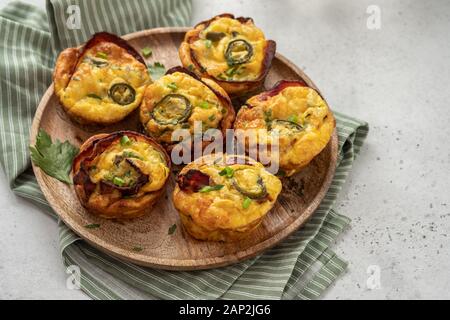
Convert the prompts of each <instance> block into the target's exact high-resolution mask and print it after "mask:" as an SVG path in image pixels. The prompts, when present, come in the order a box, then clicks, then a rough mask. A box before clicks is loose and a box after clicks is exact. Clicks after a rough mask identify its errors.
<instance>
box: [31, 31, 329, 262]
mask: <svg viewBox="0 0 450 320" xmlns="http://www.w3.org/2000/svg"><path fill="white" fill-rule="evenodd" d="M187 30H189V28H186V27H169V28H155V29H149V30H143V31H138V32H134V33H131V34H128V35H125V36H123V38H124V39H126V40H133V39H136V38H141V37H144V36H148V35H153V34H161V33H169V34H170V33H185V32H186V31H187ZM275 58H276V59H279V60H280V61H281V62H282V63H283V64H285V65H288V66H289V68H291V69H292V70H294V71H295V73H297V74H298V75H299V76H300V77H301V78H303V80H305V81H306V82H307V83H308V85H310V86H311V87H313V88H314V89H316V90H317V91H319V90H318V88H317V87H316V86H315V85H314V83H313V82H312V80H311V79H310V78H309V77H308V76H307V75H306V74H304V73H303V71H301V70H300V69H299V68H298V67H297V66H296V65H295V64H294V63H292V62H291V61H290V60H289V59H287V58H286V57H284V56H283V55H281V54H280V53H276V55H275ZM319 92H320V91H319ZM53 94H54V86H53V83H52V84H51V85H50V87H49V88H48V89H47V91H46V92H45V94H44V95H43V97H42V99H41V101H40V103H39V105H38V108H37V110H36V113H35V116H34V119H33V123H32V126H31V130H30V145H34V144H35V143H36V135H37V133H38V131H39V128H40V123H41V118H42V115H43V113H44V110H45V108H46V106H47V105H48V103H49V101H50V99H51V98H52V96H53ZM329 144H330V145H331V150H330V155H331V162H330V165H329V167H328V171H327V174H326V176H325V179H324V181H323V184H322V187H321V189H320V191H319V192H318V193H317V195H316V196H315V197H314V199H312V200H311V202H310V205H309V206H308V207H307V208H306V209H305V211H304V212H303V213H302V214H301V215H300V216H299V217H298V218H297V219H295V220H294V221H293V222H292V223H291V224H289V225H287V226H286V227H285V228H284V229H282V230H281V231H280V232H278V233H277V234H275V235H273V236H272V237H270V238H268V239H266V240H264V241H262V242H260V243H257V244H255V245H254V246H252V247H249V248H247V249H245V250H243V251H240V252H236V253H232V254H228V255H224V256H220V257H213V258H202V259H167V258H158V257H155V256H147V255H144V254H139V253H136V252H130V251H128V250H124V249H121V248H119V247H116V246H114V245H112V244H110V243H108V242H106V241H104V240H103V239H102V238H101V237H98V236H96V235H95V234H94V233H91V232H89V230H87V229H86V228H84V226H81V225H80V224H78V223H77V222H76V221H75V220H74V219H73V218H72V217H71V215H70V214H66V213H65V212H64V210H62V208H60V207H59V205H58V202H57V201H56V199H55V196H54V194H53V192H51V190H49V188H47V186H46V184H45V182H44V179H43V176H44V175H46V174H45V173H44V172H43V171H42V170H41V169H40V168H39V167H37V166H35V165H34V164H33V163H32V167H33V171H34V173H35V175H36V180H37V182H38V184H39V186H40V188H41V190H42V192H43V194H44V196H45V198H46V199H47V201H48V203H49V204H50V206H51V207H52V209H53V210H54V211H55V212H56V213H57V214H58V216H59V217H60V218H61V220H62V221H63V222H64V223H65V224H66V225H67V226H69V228H70V229H72V230H73V231H74V232H75V233H76V234H77V235H78V236H80V237H81V238H82V239H84V240H86V241H87V242H88V243H89V244H91V245H92V246H94V247H96V248H98V249H99V250H101V251H104V252H107V253H109V254H111V255H113V256H115V257H117V258H120V259H124V260H126V261H129V262H132V263H136V264H138V265H141V266H147V267H153V268H159V269H166V270H200V269H210V268H216V267H221V266H225V265H229V264H233V263H237V262H239V261H242V260H244V259H249V258H252V257H255V256H256V255H258V254H260V253H261V252H262V251H264V250H267V249H269V248H271V247H273V246H275V245H276V244H278V243H279V242H280V241H282V240H284V239H285V238H287V237H288V236H289V235H291V234H292V233H293V232H294V231H296V230H297V229H298V228H299V227H301V226H302V225H303V224H304V223H305V222H306V221H307V220H308V219H309V218H310V217H311V215H312V214H313V213H314V211H315V210H316V209H317V207H318V206H319V204H320V202H321V201H322V199H323V198H324V197H325V194H326V193H327V191H328V189H329V187H330V185H331V182H332V180H333V176H334V172H335V170H336V163H337V154H338V138H337V132H336V129H335V130H334V132H333V135H332V137H331V140H330V142H329ZM199 262H201V263H199Z"/></svg>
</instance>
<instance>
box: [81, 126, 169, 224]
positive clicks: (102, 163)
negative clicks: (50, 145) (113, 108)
mask: <svg viewBox="0 0 450 320" xmlns="http://www.w3.org/2000/svg"><path fill="white" fill-rule="evenodd" d="M72 173H73V183H74V187H75V191H76V193H77V196H78V198H79V200H80V202H81V204H82V205H83V206H84V207H85V208H86V209H87V210H88V211H89V212H91V213H94V214H96V215H98V216H101V217H103V218H134V217H138V216H141V215H143V214H144V213H145V212H147V211H148V209H149V208H151V207H152V206H153V205H154V204H155V202H156V201H157V199H158V198H159V197H160V196H161V194H162V193H163V191H164V186H165V184H166V182H167V179H168V177H169V173H170V159H169V157H168V155H167V153H166V152H165V151H164V149H163V148H162V147H161V146H160V145H158V144H157V143H156V142H155V141H154V140H152V139H151V138H149V137H146V136H144V135H142V134H139V133H136V132H133V131H120V132H115V133H111V134H97V135H94V136H92V137H91V138H89V139H88V140H86V142H84V143H83V145H82V146H81V148H80V152H79V154H78V155H77V157H76V158H75V160H74V162H73V166H72Z"/></svg>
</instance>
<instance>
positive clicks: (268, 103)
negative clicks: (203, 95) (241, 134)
mask: <svg viewBox="0 0 450 320" xmlns="http://www.w3.org/2000/svg"><path fill="white" fill-rule="evenodd" d="M234 128H235V129H241V130H255V129H257V130H256V131H254V132H255V135H256V140H257V143H256V144H250V143H248V141H246V150H247V152H249V153H250V154H253V153H254V154H256V150H255V148H260V147H261V146H265V147H266V148H267V149H268V150H269V152H272V151H273V148H272V146H273V145H274V143H275V141H276V140H278V141H279V142H278V143H279V145H278V154H277V155H276V158H278V159H276V158H275V161H278V165H279V168H280V173H283V175H286V176H291V175H293V174H294V173H296V172H298V171H299V170H300V169H302V168H303V167H305V166H306V165H307V164H308V163H309V162H310V161H311V160H312V159H313V158H314V157H315V156H316V155H318V154H319V153H320V152H321V151H322V150H323V149H324V148H325V146H326V145H327V144H328V142H329V141H330V138H331V135H332V134H333V131H334V128H335V119H334V116H333V113H332V112H331V110H330V108H329V107H328V105H327V103H326V102H325V100H323V99H322V97H321V96H320V94H319V93H317V91H315V90H314V89H312V88H310V87H308V86H307V85H306V83H304V82H303V81H285V80H282V81H280V82H278V83H277V84H276V85H275V86H274V87H273V88H272V89H271V90H269V91H266V92H263V93H261V94H258V95H256V96H253V97H252V98H250V99H248V100H247V102H246V104H245V105H244V106H242V108H241V109H240V110H239V112H238V115H237V117H236V121H235V123H234ZM272 156H273V155H272ZM272 158H274V157H272Z"/></svg>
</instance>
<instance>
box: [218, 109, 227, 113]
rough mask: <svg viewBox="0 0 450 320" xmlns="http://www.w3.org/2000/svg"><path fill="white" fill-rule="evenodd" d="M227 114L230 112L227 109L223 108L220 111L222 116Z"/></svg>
mask: <svg viewBox="0 0 450 320" xmlns="http://www.w3.org/2000/svg"><path fill="white" fill-rule="evenodd" d="M227 112H228V110H227V109H225V108H222V109H221V110H220V113H222V114H226V113H227Z"/></svg>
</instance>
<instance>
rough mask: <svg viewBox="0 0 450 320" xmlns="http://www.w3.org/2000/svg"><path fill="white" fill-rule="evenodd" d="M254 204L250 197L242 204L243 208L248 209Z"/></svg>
mask: <svg viewBox="0 0 450 320" xmlns="http://www.w3.org/2000/svg"><path fill="white" fill-rule="evenodd" d="M251 203H252V199H250V198H249V197H245V199H244V202H242V208H244V209H248V207H250V204H251Z"/></svg>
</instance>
